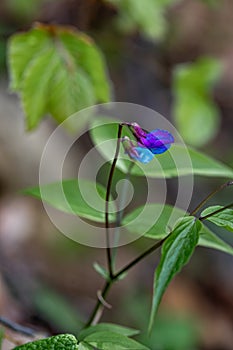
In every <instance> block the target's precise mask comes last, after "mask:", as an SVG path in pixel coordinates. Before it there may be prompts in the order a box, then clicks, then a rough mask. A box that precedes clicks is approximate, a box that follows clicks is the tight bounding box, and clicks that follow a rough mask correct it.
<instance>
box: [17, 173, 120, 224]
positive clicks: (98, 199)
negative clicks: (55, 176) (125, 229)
mask: <svg viewBox="0 0 233 350" xmlns="http://www.w3.org/2000/svg"><path fill="white" fill-rule="evenodd" d="M23 193H24V194H27V195H31V196H33V197H36V198H38V199H42V200H43V201H45V202H46V203H48V204H50V205H51V206H53V207H54V208H56V209H59V210H61V211H64V212H66V213H69V214H73V215H79V216H81V217H83V218H86V219H89V220H93V221H96V222H105V193H106V191H105V188H104V187H103V186H102V185H100V184H98V183H95V182H92V181H88V180H82V179H79V180H77V179H72V180H64V181H61V182H55V183H52V184H48V185H43V186H40V187H32V188H28V189H25V190H24V191H23ZM83 196H84V197H85V198H84V197H83ZM114 213H115V206H114V204H113V203H111V202H110V203H109V219H110V221H114V220H115V214H114Z"/></svg>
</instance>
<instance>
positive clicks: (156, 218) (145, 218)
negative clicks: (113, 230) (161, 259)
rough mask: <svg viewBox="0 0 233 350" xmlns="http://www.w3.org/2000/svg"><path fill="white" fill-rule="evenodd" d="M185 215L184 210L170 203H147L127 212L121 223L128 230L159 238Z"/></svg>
mask: <svg viewBox="0 0 233 350" xmlns="http://www.w3.org/2000/svg"><path fill="white" fill-rule="evenodd" d="M185 215H186V212H185V211H184V210H182V209H179V208H176V207H173V206H171V205H164V204H159V203H149V204H146V205H143V206H140V207H138V208H136V209H134V210H133V211H132V212H131V213H129V214H127V215H126V216H125V217H124V219H123V221H122V223H123V226H124V225H126V228H127V230H128V231H129V232H132V233H137V234H142V233H143V232H144V235H143V236H144V237H148V238H153V239H161V238H164V237H165V236H166V235H167V234H168V232H169V231H170V228H172V227H173V226H174V224H175V222H176V221H177V220H178V219H179V218H182V217H184V216H185Z"/></svg>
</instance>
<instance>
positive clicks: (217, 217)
mask: <svg viewBox="0 0 233 350" xmlns="http://www.w3.org/2000/svg"><path fill="white" fill-rule="evenodd" d="M222 208H223V206H222V205H214V206H211V207H208V208H206V209H205V210H203V211H202V213H201V216H202V217H203V216H206V215H209V214H211V213H213V212H215V211H217V210H219V209H222ZM206 220H208V221H211V222H212V223H213V224H215V225H217V226H220V227H224V228H225V229H226V230H228V231H231V232H233V209H224V210H223V211H221V212H220V213H216V214H213V215H212V216H210V217H208V218H206Z"/></svg>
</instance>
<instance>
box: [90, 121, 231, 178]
mask: <svg viewBox="0 0 233 350" xmlns="http://www.w3.org/2000/svg"><path fill="white" fill-rule="evenodd" d="M118 125H119V124H118V123H116V121H114V120H113V119H111V118H106V117H102V118H98V119H95V120H94V121H93V122H92V124H91V130H90V135H91V138H92V141H93V143H94V145H95V146H96V148H97V150H98V151H99V152H100V154H101V155H102V156H103V157H104V158H105V159H107V160H112V158H113V156H114V154H115V149H116V142H117V140H116V137H117V130H118ZM122 135H123V136H129V137H130V138H131V139H133V137H132V135H131V133H130V132H129V131H128V130H127V129H126V128H124V132H123V134H122ZM129 162H130V161H129V158H128V156H127V155H126V154H125V153H124V150H123V147H121V150H120V155H119V159H118V160H117V163H116V166H117V167H118V168H119V169H120V170H121V171H122V172H123V173H127V172H128V168H129ZM131 173H132V175H136V176H148V177H153V178H164V177H166V178H171V177H177V176H183V175H189V174H196V175H202V176H218V177H232V176H233V170H232V169H231V168H229V167H228V166H226V165H225V164H223V163H221V162H219V161H217V160H215V159H213V158H211V157H208V156H207V155H205V154H203V153H201V152H198V151H196V150H194V149H192V148H189V147H185V146H183V145H181V144H173V145H172V146H171V148H170V149H169V150H168V151H167V152H165V153H163V154H160V155H156V156H155V157H154V159H153V160H152V161H151V162H150V163H148V164H142V163H140V164H138V165H137V163H136V165H135V166H134V167H133V169H132V172H131Z"/></svg>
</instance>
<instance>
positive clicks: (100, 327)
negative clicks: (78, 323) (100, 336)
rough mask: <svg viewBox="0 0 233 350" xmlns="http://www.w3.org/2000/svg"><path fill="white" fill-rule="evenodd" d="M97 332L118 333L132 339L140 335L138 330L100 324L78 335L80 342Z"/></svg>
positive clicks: (111, 324)
mask: <svg viewBox="0 0 233 350" xmlns="http://www.w3.org/2000/svg"><path fill="white" fill-rule="evenodd" d="M96 332H112V333H117V334H121V335H124V336H126V337H131V336H133V335H136V334H138V333H139V331H138V330H136V329H132V328H128V327H123V326H119V325H117V324H113V323H99V324H97V325H95V326H90V327H88V328H85V329H83V330H82V331H81V332H80V333H79V335H78V340H79V341H80V342H81V341H83V340H84V339H85V338H86V337H87V336H89V335H91V334H93V333H96Z"/></svg>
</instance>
